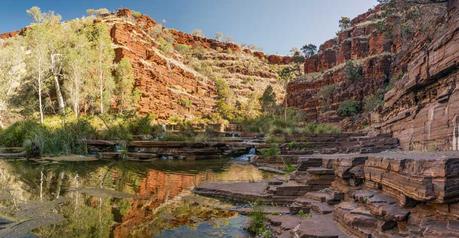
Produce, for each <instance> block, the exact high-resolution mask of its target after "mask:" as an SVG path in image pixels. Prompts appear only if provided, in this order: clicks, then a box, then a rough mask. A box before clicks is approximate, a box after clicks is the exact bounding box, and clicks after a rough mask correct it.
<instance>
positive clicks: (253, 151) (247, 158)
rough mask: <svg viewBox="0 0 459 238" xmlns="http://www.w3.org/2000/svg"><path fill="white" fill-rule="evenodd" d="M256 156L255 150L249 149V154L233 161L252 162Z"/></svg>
mask: <svg viewBox="0 0 459 238" xmlns="http://www.w3.org/2000/svg"><path fill="white" fill-rule="evenodd" d="M256 154H257V149H256V148H250V150H249V152H248V153H247V154H245V155H241V156H239V157H237V158H235V160H237V161H247V162H250V161H251V160H252V158H253V157H254V156H255V155H256Z"/></svg>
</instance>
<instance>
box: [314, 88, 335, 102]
mask: <svg viewBox="0 0 459 238" xmlns="http://www.w3.org/2000/svg"><path fill="white" fill-rule="evenodd" d="M335 89H336V87H335V85H334V84H330V85H325V86H323V87H322V88H321V89H320V90H319V93H318V95H319V97H320V98H321V99H323V100H327V99H328V98H330V97H331V96H332V95H333V93H334V92H335Z"/></svg>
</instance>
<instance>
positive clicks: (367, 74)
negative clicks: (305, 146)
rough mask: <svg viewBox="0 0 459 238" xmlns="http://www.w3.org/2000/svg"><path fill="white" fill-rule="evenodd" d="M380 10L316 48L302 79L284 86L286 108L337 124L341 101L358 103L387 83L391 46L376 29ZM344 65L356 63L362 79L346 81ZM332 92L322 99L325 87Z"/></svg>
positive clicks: (307, 61) (339, 119) (308, 60)
mask: <svg viewBox="0 0 459 238" xmlns="http://www.w3.org/2000/svg"><path fill="white" fill-rule="evenodd" d="M379 14H380V9H379V8H376V9H374V10H371V11H369V12H367V13H365V14H362V15H360V16H358V17H357V18H355V19H354V20H352V27H350V28H349V29H346V30H344V31H342V32H340V33H339V34H338V36H337V37H336V38H334V39H331V40H329V41H327V42H325V43H324V44H322V45H321V46H320V48H319V52H318V54H317V55H314V56H312V57H311V58H309V59H307V60H306V62H305V64H304V71H305V73H306V75H305V76H304V77H302V78H301V79H298V80H296V81H294V82H292V83H290V84H289V86H288V92H287V93H288V96H287V97H288V104H289V105H290V106H294V107H297V108H300V109H303V110H304V111H305V113H306V118H307V120H308V121H320V122H335V123H337V122H340V121H341V120H342V119H343V118H340V117H339V116H338V115H337V113H336V110H337V109H338V107H339V104H340V103H341V102H343V101H345V100H350V99H352V100H356V101H358V102H362V101H363V99H364V98H365V97H366V96H369V95H372V94H374V93H376V92H377V91H378V90H379V89H380V88H381V87H383V85H384V84H385V81H386V80H387V79H388V75H389V73H390V66H391V63H392V53H393V52H392V49H393V45H394V42H393V41H391V40H389V39H387V38H385V37H384V34H383V33H382V32H380V31H379V30H378V29H377V27H376V25H377V23H378V22H377V19H378V18H379ZM347 61H354V62H358V64H360V65H361V67H362V79H361V80H359V81H357V82H352V81H349V80H347V78H346V75H345V70H344V68H345V67H344V66H345V63H346V62H347ZM327 86H330V87H333V88H334V89H333V90H332V91H333V92H332V93H330V95H325V97H326V101H325V99H324V98H323V95H321V94H320V93H319V92H320V91H321V90H322V89H324V88H325V87H327Z"/></svg>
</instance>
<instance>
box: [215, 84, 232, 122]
mask: <svg viewBox="0 0 459 238" xmlns="http://www.w3.org/2000/svg"><path fill="white" fill-rule="evenodd" d="M215 87H216V89H217V105H216V106H217V111H218V113H219V114H220V116H221V117H222V118H224V119H226V120H229V121H232V120H233V119H234V118H235V115H234V111H235V108H234V107H233V106H232V105H231V104H230V98H231V96H232V92H231V89H230V88H229V86H228V84H227V83H226V81H225V80H223V79H220V78H217V79H215Z"/></svg>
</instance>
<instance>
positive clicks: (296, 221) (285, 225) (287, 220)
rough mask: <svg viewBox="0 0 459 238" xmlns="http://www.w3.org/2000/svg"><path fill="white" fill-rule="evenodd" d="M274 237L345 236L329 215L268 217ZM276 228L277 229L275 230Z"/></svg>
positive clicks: (330, 237) (325, 237) (338, 237)
mask: <svg viewBox="0 0 459 238" xmlns="http://www.w3.org/2000/svg"><path fill="white" fill-rule="evenodd" d="M268 220H269V221H270V223H271V226H272V227H273V228H274V230H275V231H277V233H278V234H277V235H278V236H276V237H312V238H344V237H348V236H346V235H345V234H344V233H343V232H342V231H341V230H340V229H339V228H338V225H337V224H336V222H335V221H333V217H332V216H331V215H315V214H312V215H311V216H310V217H300V216H291V215H284V216H268ZM276 228H277V229H276Z"/></svg>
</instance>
